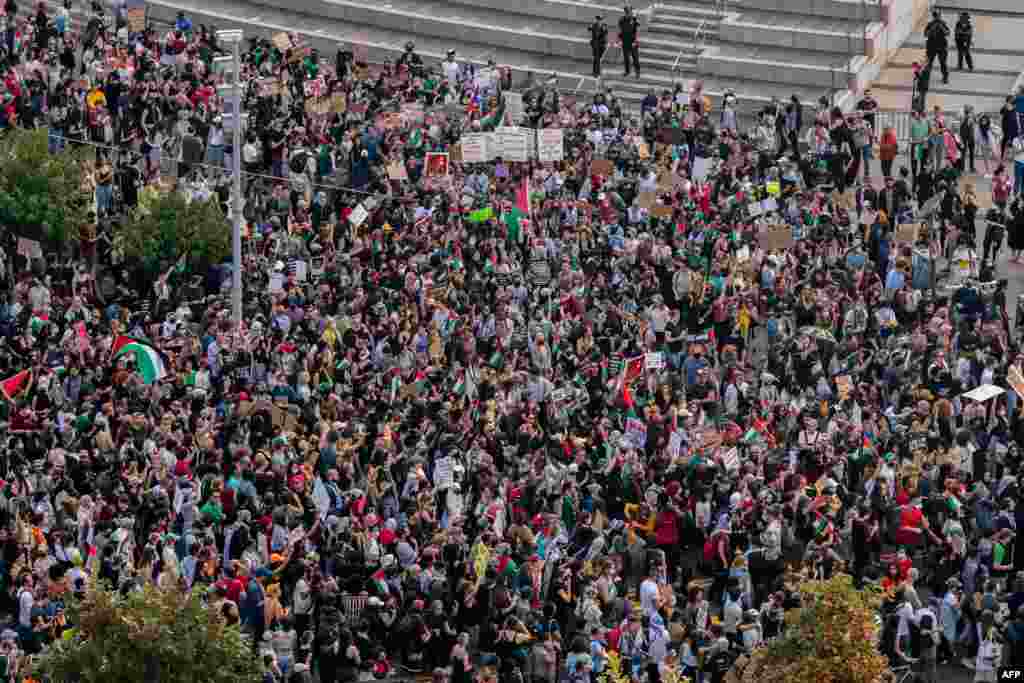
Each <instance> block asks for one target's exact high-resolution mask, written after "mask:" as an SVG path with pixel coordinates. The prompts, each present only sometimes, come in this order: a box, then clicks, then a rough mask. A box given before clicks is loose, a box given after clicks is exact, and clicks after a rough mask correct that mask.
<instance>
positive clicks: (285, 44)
mask: <svg viewBox="0 0 1024 683" xmlns="http://www.w3.org/2000/svg"><path fill="white" fill-rule="evenodd" d="M270 41H271V42H272V43H273V44H274V47H276V48H277V49H278V50H280V51H281V52H287V51H288V50H290V49H291V47H292V39H291V36H289V35H288V34H287V33H283V32H282V33H275V34H274V37H273V38H271V39H270Z"/></svg>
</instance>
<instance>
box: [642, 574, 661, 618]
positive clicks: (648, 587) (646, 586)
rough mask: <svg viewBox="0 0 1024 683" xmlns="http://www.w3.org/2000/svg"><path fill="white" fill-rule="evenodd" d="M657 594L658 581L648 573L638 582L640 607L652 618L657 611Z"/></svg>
mask: <svg viewBox="0 0 1024 683" xmlns="http://www.w3.org/2000/svg"><path fill="white" fill-rule="evenodd" d="M659 595H660V594H659V592H658V583H657V582H656V581H655V580H654V577H652V576H650V575H649V574H648V576H647V578H645V579H644V580H643V582H641V584H640V608H641V609H642V610H643V611H644V614H645V615H647V616H648V617H652V618H653V617H654V615H656V614H657V613H658V597H659Z"/></svg>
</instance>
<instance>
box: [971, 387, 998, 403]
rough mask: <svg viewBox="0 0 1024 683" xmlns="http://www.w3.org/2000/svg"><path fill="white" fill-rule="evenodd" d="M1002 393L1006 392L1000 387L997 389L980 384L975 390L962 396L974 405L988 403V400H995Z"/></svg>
mask: <svg viewBox="0 0 1024 683" xmlns="http://www.w3.org/2000/svg"><path fill="white" fill-rule="evenodd" d="M1004 393H1006V390H1005V389H1003V388H1002V387H997V386H996V385H994V384H982V385H981V386H980V387H978V388H977V389H974V390H972V391H968V392H967V393H966V394H964V395H963V397H964V398H966V399H970V400H972V401H974V402H975V403H984V402H985V401H988V400H989V399H992V398H995V397H996V396H999V395H1000V394H1004Z"/></svg>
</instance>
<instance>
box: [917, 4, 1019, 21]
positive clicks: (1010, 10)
mask: <svg viewBox="0 0 1024 683" xmlns="http://www.w3.org/2000/svg"><path fill="white" fill-rule="evenodd" d="M936 4H937V5H938V7H939V8H940V9H942V10H943V11H949V12H957V13H959V12H963V11H967V12H970V13H971V14H988V15H993V16H1013V17H1021V18H1024V5H1022V4H1021V2H1020V0H939V2H938V3H936Z"/></svg>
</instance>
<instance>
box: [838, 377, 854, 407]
mask: <svg viewBox="0 0 1024 683" xmlns="http://www.w3.org/2000/svg"><path fill="white" fill-rule="evenodd" d="M852 387H853V383H852V382H851V381H850V376H849V375H839V376H837V377H836V391H837V392H838V393H839V400H840V401H845V400H846V399H848V398H849V397H850V389H851V388H852Z"/></svg>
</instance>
